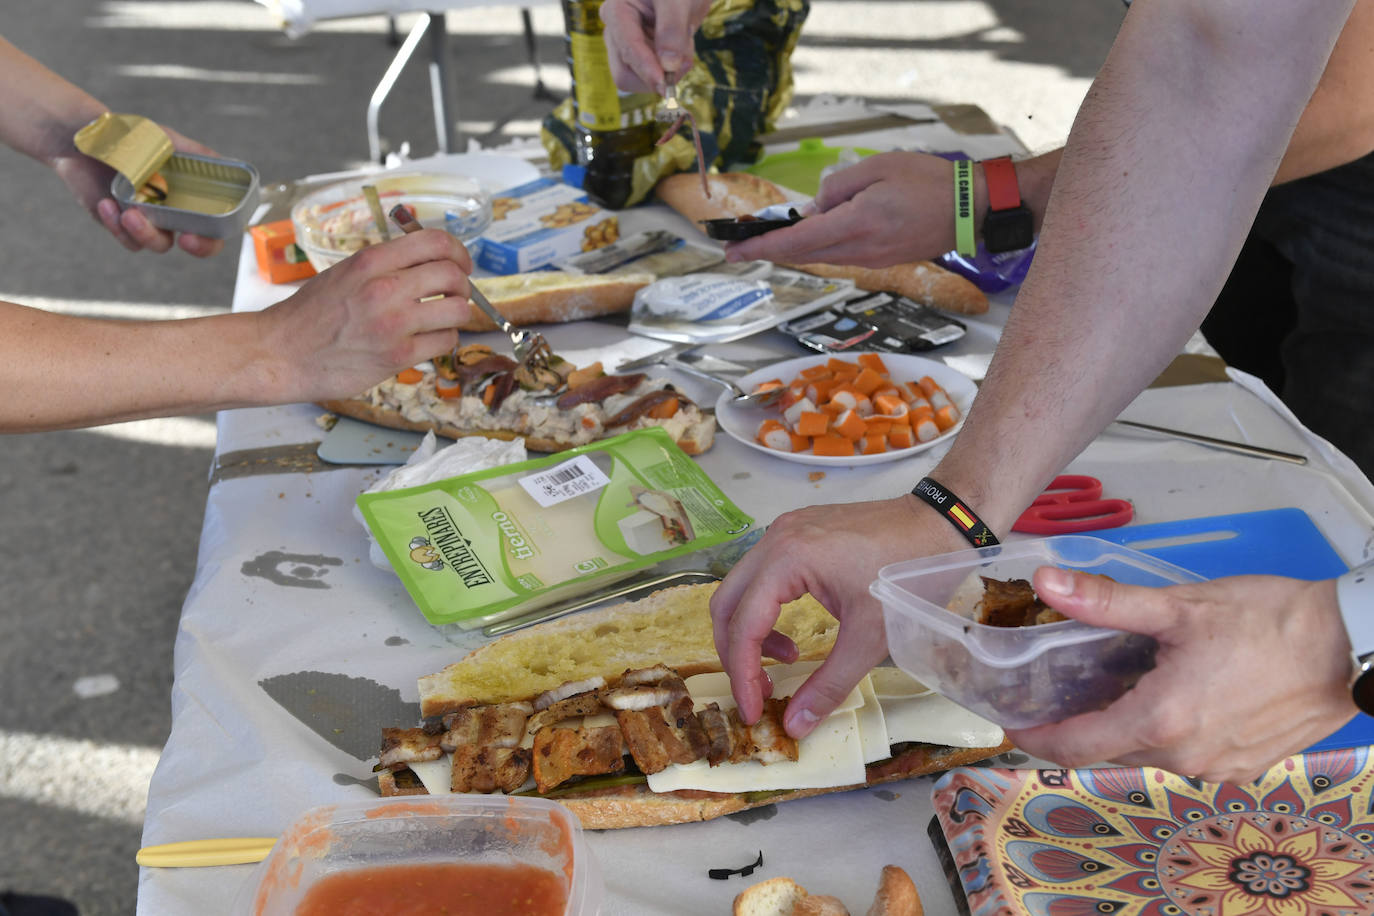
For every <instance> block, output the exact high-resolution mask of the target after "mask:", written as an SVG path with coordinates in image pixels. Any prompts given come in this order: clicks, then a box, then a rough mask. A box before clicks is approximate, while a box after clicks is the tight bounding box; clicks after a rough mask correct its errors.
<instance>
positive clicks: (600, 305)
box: [458, 270, 657, 331]
mask: <svg viewBox="0 0 1374 916" xmlns="http://www.w3.org/2000/svg"><path fill="white" fill-rule="evenodd" d="M655 279H657V278H656V277H655V276H654V275H653V274H651V273H647V272H644V271H618V272H613V273H608V274H570V273H566V272H564V271H561V270H536V271H531V272H529V273H522V274H507V275H505V276H500V277H480V278H478V279H476V280H474V281H473V283H475V284H476V286H477V288H478V289H480V290H481V291H482V293H483V295H485V296H486V297H487V299H488V300H489V301H490V302H491V304H492V305H493V306H495V307H496V310H497V311H498V312H500V313H501V315H502V317H504V318H505V319H506V320H507V321H509V322H510V323H511V324H515V325H527V324H556V323H560V322H565V321H581V320H582V319H584V318H597V317H599V316H602V315H613V314H616V313H617V312H628V311H629V310H630V306H631V305H632V304H633V303H634V298H635V293H636V292H637V291H638V290H640V289H642V288H644V287H646V286H648V285H649V284H650V283H652V282H654V280H655ZM458 330H460V331H494V330H496V323H495V322H493V321H492V320H491V319H490V318H488V317H487V316H486V315H485V314H483V313H482V311H481V310H480V309H476V308H474V309H472V310H471V312H470V313H469V314H468V318H467V320H466V321H464V322H463V323H462V324H460V325H458Z"/></svg>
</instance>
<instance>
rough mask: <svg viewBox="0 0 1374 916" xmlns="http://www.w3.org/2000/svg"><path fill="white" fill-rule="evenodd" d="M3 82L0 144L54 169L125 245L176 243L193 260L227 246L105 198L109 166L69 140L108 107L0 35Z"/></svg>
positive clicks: (179, 144) (188, 145) (197, 147)
mask: <svg viewBox="0 0 1374 916" xmlns="http://www.w3.org/2000/svg"><path fill="white" fill-rule="evenodd" d="M0 86H5V87H7V88H8V89H9V92H8V94H7V96H6V99H5V101H4V102H3V104H0V142H3V143H4V144H5V145H6V146H9V147H11V148H13V149H15V150H17V151H18V152H21V153H23V154H24V155H26V156H29V157H31V158H33V159H36V160H38V161H39V162H41V163H43V164H44V165H46V166H48V167H49V168H51V169H52V170H53V171H54V172H55V173H56V174H57V176H58V177H59V178H60V179H61V180H62V182H63V183H64V184H66V186H67V188H68V189H69V190H70V191H71V192H72V196H73V197H75V198H76V200H77V202H78V203H80V204H81V206H83V207H85V208H86V209H87V210H88V211H90V214H91V216H92V217H94V218H95V220H96V221H97V222H99V223H100V224H101V225H102V226H104V227H105V229H106V230H107V231H108V232H109V233H110V234H111V235H113V236H114V237H115V239H116V240H117V241H118V242H119V243H120V244H121V245H123V246H124V247H125V248H128V249H129V250H130V251H138V250H140V249H143V248H146V249H148V250H150V251H156V252H165V251H168V250H170V249H171V248H172V246H173V244H174V243H176V244H179V245H180V247H181V248H182V250H184V251H186V252H187V253H188V254H192V255H195V256H197V257H209V256H210V255H213V254H216V253H218V252H219V251H220V250H221V249H223V248H224V242H223V241H222V240H220V239H210V238H205V237H203V236H198V235H188V234H183V235H181V236H180V238H179V239H175V238H174V237H173V234H172V233H170V232H165V231H163V230H161V229H158V228H157V227H155V226H153V224H152V223H150V222H148V218H147V217H146V216H144V215H143V214H142V213H140V212H139V211H137V210H134V209H130V210H126V211H124V212H122V213H121V212H120V209H119V204H117V203H116V202H115V200H114V198H113V197H111V196H110V181H111V179H112V178H113V177H114V172H113V170H111V169H110V168H109V167H108V166H106V165H105V164H103V163H101V162H98V161H96V160H95V159H92V158H91V157H89V156H87V155H85V154H84V153H82V152H80V151H79V150H77V148H76V145H75V144H74V143H73V142H72V137H73V136H75V134H76V132H77V130H79V129H80V128H81V127H83V126H85V125H86V124H89V123H90V122H91V121H94V120H95V119H96V118H97V117H99V116H100V115H101V114H103V113H104V112H106V111H108V110H109V109H108V108H106V107H105V105H104V104H102V103H101V102H100V101H99V100H98V99H96V98H95V97H94V96H92V95H90V94H89V93H88V92H86V91H85V90H83V89H81V88H80V87H78V86H75V85H73V84H72V83H69V82H68V81H67V80H65V79H63V78H62V77H61V76H58V75H57V74H56V73H54V72H53V71H51V70H49V69H48V68H47V67H44V66H43V65H42V64H40V63H39V62H38V61H36V60H34V59H33V58H32V57H30V56H28V55H27V54H25V53H24V52H23V51H20V50H19V49H18V48H16V47H15V46H14V45H13V44H11V43H9V42H8V41H6V40H5V39H4V38H3V37H0ZM164 129H166V128H164ZM167 134H168V135H169V136H170V137H171V138H172V143H173V145H174V146H175V147H176V148H177V149H178V150H180V151H181V152H190V153H200V154H202V155H213V151H212V150H210V149H209V148H207V147H205V146H202V145H201V144H199V143H197V142H195V141H194V140H188V139H187V138H185V137H183V136H181V134H179V133H177V132H175V131H173V130H167Z"/></svg>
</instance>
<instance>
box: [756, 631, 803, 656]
mask: <svg viewBox="0 0 1374 916" xmlns="http://www.w3.org/2000/svg"><path fill="white" fill-rule="evenodd" d="M761 648H762V650H763V654H764V655H766V656H767V657H768V658H772V659H777V660H778V661H780V662H783V663H784V664H791V663H792V662H795V661H796V660H797V658H798V657H799V656H800V655H801V652H800V651H798V649H797V644H796V643H795V642H793V641H792V637H790V636H788V635H787V634H786V633H779V632H778V631H777V630H774V631H773V632H771V633H769V634H768V635H767V636H765V637H764V638H763V646H762V647H761Z"/></svg>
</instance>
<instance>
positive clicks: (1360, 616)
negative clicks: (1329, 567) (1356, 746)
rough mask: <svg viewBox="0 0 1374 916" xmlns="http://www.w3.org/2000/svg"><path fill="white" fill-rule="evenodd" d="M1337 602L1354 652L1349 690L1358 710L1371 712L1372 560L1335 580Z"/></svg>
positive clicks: (1373, 667)
mask: <svg viewBox="0 0 1374 916" xmlns="http://www.w3.org/2000/svg"><path fill="white" fill-rule="evenodd" d="M1336 603H1337V604H1338V605H1339V606H1340V609H1341V619H1342V620H1344V621H1345V631H1346V633H1347V634H1348V635H1349V636H1350V647H1351V649H1353V650H1354V654H1355V664H1354V673H1353V676H1352V678H1351V681H1350V693H1351V695H1352V696H1353V697H1354V699H1355V705H1356V706H1358V707H1359V708H1360V711H1361V712H1366V713H1370V714H1371V715H1374V563H1366V564H1365V565H1364V566H1357V567H1355V568H1354V569H1352V570H1350V572H1348V573H1346V574H1345V575H1343V576H1341V577H1340V578H1339V579H1337V580H1336Z"/></svg>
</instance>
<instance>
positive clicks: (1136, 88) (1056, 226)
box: [711, 0, 1350, 735]
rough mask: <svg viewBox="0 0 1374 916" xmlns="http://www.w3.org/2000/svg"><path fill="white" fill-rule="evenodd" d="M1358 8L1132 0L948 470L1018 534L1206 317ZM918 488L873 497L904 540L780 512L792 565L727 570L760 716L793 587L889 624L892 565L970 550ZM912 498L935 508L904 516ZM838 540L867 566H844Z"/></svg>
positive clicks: (780, 538)
mask: <svg viewBox="0 0 1374 916" xmlns="http://www.w3.org/2000/svg"><path fill="white" fill-rule="evenodd" d="M1349 9H1350V3H1349V2H1343V3H1330V4H1320V5H1313V4H1285V3H1283V2H1280V0H1267V2H1262V3H1260V2H1243V0H1151V2H1150V3H1141V4H1137V5H1136V6H1134V7H1133V8H1132V9H1131V11H1130V13H1129V14H1128V15H1127V17H1126V22H1125V24H1124V26H1123V28H1122V30H1121V33H1120V35H1119V36H1118V38H1117V41H1116V44H1115V45H1114V46H1113V48H1112V51H1111V53H1110V55H1109V56H1108V59H1107V62H1106V64H1105V65H1104V66H1103V68H1102V71H1101V72H1100V74H1099V76H1098V78H1097V79H1096V80H1095V81H1094V83H1093V86H1092V88H1091V90H1090V91H1089V93H1088V97H1087V99H1086V100H1085V101H1084V104H1083V106H1082V108H1081V109H1080V111H1079V114H1078V117H1077V119H1076V120H1075V122H1074V127H1073V131H1072V133H1071V134H1070V137H1069V142H1068V144H1067V146H1066V148H1065V151H1064V156H1063V159H1062V161H1061V163H1060V168H1059V176H1058V178H1057V180H1056V181H1055V183H1054V187H1053V190H1052V192H1051V196H1050V201H1049V206H1048V208H1047V212H1046V216H1045V224H1044V229H1043V232H1042V233H1041V237H1040V243H1039V247H1038V250H1037V253H1036V257H1035V261H1034V263H1033V265H1032V267H1031V271H1030V274H1029V276H1028V277H1027V279H1026V282H1025V284H1023V286H1022V288H1021V291H1020V294H1019V295H1018V296H1017V299H1016V305H1015V307H1014V308H1013V309H1012V310H1011V315H1010V318H1009V319H1008V322H1007V325H1006V329H1005V330H1004V332H1003V335H1002V340H1001V342H1000V344H999V346H998V348H997V352H996V354H995V356H994V359H993V361H992V364H991V365H990V367H989V370H988V374H987V378H986V380H985V381H984V383H983V385H982V387H981V388H980V391H979V394H978V397H977V399H976V400H975V401H974V404H973V407H972V409H971V410H970V413H969V416H968V419H967V420H966V422H965V425H964V427H963V429H962V430H961V432H960V433H959V435H958V437H957V438H956V439H955V440H954V443H953V445H952V446H951V447H950V450H949V452H948V453H947V454H946V455H945V457H944V458H943V460H941V461H940V463H939V464H938V465H937V466H936V468H935V469H934V471H933V472H932V473H931V475H930V476H932V477H933V478H934V479H936V480H938V481H939V482H940V483H942V484H944V485H945V486H946V487H947V488H949V489H950V490H952V491H953V492H955V493H957V494H959V496H960V498H961V499H962V500H964V501H965V502H966V503H967V504H969V505H971V506H972V507H974V508H975V509H976V511H977V512H978V513H979V515H981V516H982V518H983V520H984V521H986V522H987V523H988V524H989V525H990V526H991V527H992V530H993V531H1002V532H1005V531H1007V530H1009V529H1010V526H1011V523H1012V521H1013V520H1014V519H1015V518H1016V517H1017V515H1018V514H1019V513H1020V512H1021V511H1022V510H1023V509H1024V508H1025V507H1026V506H1027V505H1029V503H1030V501H1031V499H1032V498H1033V497H1034V495H1035V494H1037V493H1039V492H1040V491H1041V490H1042V489H1043V488H1044V487H1045V485H1046V484H1047V483H1048V482H1049V481H1050V480H1051V479H1052V478H1053V476H1054V474H1055V473H1056V472H1057V471H1058V470H1059V469H1060V468H1062V467H1063V466H1064V465H1066V464H1067V463H1068V462H1069V461H1070V460H1071V459H1072V458H1073V457H1074V456H1075V455H1077V454H1078V453H1079V452H1080V451H1081V450H1082V449H1083V448H1084V447H1085V446H1086V445H1087V444H1088V443H1089V442H1090V441H1091V440H1092V439H1093V438H1094V437H1095V436H1096V435H1097V433H1098V432H1099V431H1100V430H1101V429H1102V428H1103V427H1104V426H1105V425H1106V424H1107V423H1108V422H1110V421H1111V420H1112V419H1113V418H1114V417H1115V416H1116V415H1117V414H1118V413H1119V412H1120V411H1121V410H1122V408H1124V407H1125V405H1126V404H1127V403H1129V402H1130V400H1131V399H1132V398H1133V397H1134V396H1135V395H1136V394H1137V393H1138V392H1139V391H1140V390H1141V389H1142V388H1144V386H1145V385H1146V384H1148V383H1149V381H1150V380H1151V379H1153V378H1154V377H1155V376H1156V375H1157V374H1158V372H1159V371H1160V370H1161V369H1162V368H1163V367H1164V366H1165V365H1166V364H1167V363H1168V361H1169V360H1170V359H1171V358H1172V357H1173V356H1174V355H1176V354H1177V353H1178V352H1179V350H1180V349H1181V348H1182V346H1183V344H1184V342H1185V341H1186V340H1187V338H1188V336H1189V335H1190V334H1191V333H1192V331H1193V330H1194V329H1195V328H1196V327H1197V325H1198V323H1199V322H1200V320H1201V318H1202V315H1203V314H1204V313H1205V312H1206V310H1207V309H1208V308H1209V307H1210V305H1211V303H1212V301H1213V300H1214V299H1215V297H1216V293H1217V291H1218V290H1219V289H1220V287H1221V284H1222V282H1223V280H1224V277H1225V273H1226V271H1227V269H1228V268H1229V266H1230V264H1231V263H1232V261H1234V259H1235V256H1236V252H1237V251H1238V250H1239V249H1240V245H1241V242H1242V240H1243V239H1244V237H1245V234H1246V232H1247V230H1248V229H1249V225H1250V222H1251V220H1252V219H1253V217H1254V213H1255V211H1256V209H1257V208H1258V206H1259V201H1260V199H1261V198H1262V196H1263V194H1264V190H1265V188H1267V187H1268V185H1269V183H1270V181H1271V179H1272V178H1273V175H1274V171H1275V169H1276V167H1277V165H1278V162H1279V159H1280V158H1281V156H1282V151H1283V149H1284V148H1285V145H1286V144H1287V142H1288V139H1289V136H1290V134H1291V133H1292V130H1293V127H1294V125H1295V124H1296V123H1297V120H1298V117H1299V115H1300V114H1301V112H1302V108H1303V106H1304V104H1305V103H1306V101H1307V99H1308V97H1309V95H1310V94H1311V92H1312V88H1313V86H1314V85H1315V84H1316V82H1317V79H1318V76H1319V75H1320V73H1321V70H1322V67H1323V65H1324V63H1325V61H1326V57H1327V55H1328V54H1329V53H1330V49H1331V45H1332V43H1333V42H1334V40H1335V37H1336V35H1337V33H1338V32H1339V30H1340V28H1341V24H1342V22H1343V21H1344V17H1345V15H1346V14H1347V13H1348V12H1349ZM1280 52H1281V53H1280ZM1164 265H1167V268H1166V269H1161V268H1162V267H1163V266H1164ZM912 500H913V497H910V496H901V497H898V498H897V499H896V500H892V501H889V502H887V503H878V504H869V506H866V507H865V508H864V510H863V511H864V512H865V513H867V514H869V515H874V514H875V513H881V517H882V518H884V519H891V520H892V528H891V530H889V531H888V532H887V536H888V538H889V540H890V543H891V546H888V547H886V548H885V549H884V550H883V551H882V552H881V553H880V554H879V556H878V557H876V558H874V557H871V556H870V555H868V554H865V553H863V552H861V551H862V550H863V549H865V548H866V547H867V546H868V544H867V543H866V542H865V541H864V540H863V539H861V538H858V537H856V536H855V535H853V534H852V533H847V534H846V535H844V536H837V537H836V538H832V539H828V540H824V541H821V540H819V539H816V538H805V537H801V536H799V534H797V533H795V532H793V526H792V525H791V524H790V522H789V524H786V525H783V526H779V525H778V524H777V523H775V524H774V525H773V526H770V530H769V532H768V534H766V535H765V536H764V538H763V539H762V540H761V541H760V543H759V545H758V546H757V547H755V550H759V549H760V548H764V547H766V548H767V553H765V554H764V555H763V559H764V560H772V561H775V562H774V563H770V562H759V563H756V564H750V565H747V566H743V565H742V570H741V571H739V572H732V573H731V575H730V576H729V577H727V578H726V580H725V583H724V584H723V585H722V587H721V590H720V591H718V593H717V596H716V599H715V600H713V601H712V606H711V610H712V617H713V619H714V620H715V621H716V626H717V630H716V633H717V639H718V645H717V647H718V649H720V651H721V656H722V660H723V661H724V663H725V670H726V671H727V672H728V673H729V674H730V677H731V683H732V687H733V689H734V691H735V698H736V700H737V702H738V703H739V705H740V709H741V711H742V712H744V713H748V712H752V711H753V710H754V709H757V708H758V706H759V697H758V695H757V691H759V690H761V689H763V686H762V679H761V676H760V674H759V670H758V669H759V660H760V654H761V651H762V650H763V647H764V637H763V636H761V635H760V634H762V633H765V632H766V631H767V629H769V628H771V626H772V622H773V621H774V620H776V618H777V613H778V605H777V602H778V601H780V600H785V599H787V598H792V597H796V594H795V593H796V592H797V591H798V590H799V589H800V588H801V587H802V586H803V585H806V586H807V587H809V588H811V589H812V590H813V592H814V591H815V590H816V589H819V590H820V594H817V598H818V599H819V600H820V601H821V602H822V603H823V604H825V605H826V607H827V608H828V609H829V610H830V611H831V612H832V613H835V614H836V616H838V617H840V618H841V630H842V632H843V629H844V628H846V627H857V628H859V629H860V630H864V631H871V633H861V634H859V636H858V637H857V639H856V641H857V640H872V639H875V638H879V639H880V638H881V628H882V621H881V613H880V609H879V607H878V605H877V602H876V601H874V600H873V599H872V598H871V597H870V596H869V595H868V593H867V588H868V584H869V582H871V581H872V579H873V574H874V572H875V571H876V568H877V565H881V564H879V563H877V562H876V561H877V560H884V561H885V560H886V559H887V558H889V557H892V556H893V555H894V554H895V553H898V552H900V553H902V554H903V555H904V556H906V557H911V556H917V555H922V554H929V553H933V552H939V551H941V550H948V549H951V540H950V533H951V532H952V527H951V526H950V525H949V524H948V522H946V521H945V520H944V519H942V518H940V517H939V516H938V515H937V514H936V513H935V512H934V511H933V510H931V509H929V508H928V507H925V506H924V505H912V502H911V501H912ZM898 506H903V507H905V508H904V510H903V511H906V512H907V513H919V514H920V521H918V522H915V523H909V524H906V525H902V524H901V523H900V521H899V519H900V517H901V515H900V513H899V510H898V508H897V507H898ZM807 511H812V510H807ZM828 512H829V513H830V515H829V516H828V518H827V523H828V524H831V525H835V526H836V527H837V529H838V530H842V531H846V532H852V531H854V530H855V529H857V528H860V527H861V526H862V525H863V520H862V518H860V517H859V514H858V510H855V509H852V508H849V509H846V508H845V507H829V509H828ZM787 518H788V517H787V516H784V519H787ZM780 521H782V520H780ZM941 526H943V528H944V530H943V531H941ZM937 532H939V533H937ZM851 546H852V547H854V548H857V550H855V549H851ZM963 546H967V545H963ZM751 553H752V551H751ZM833 556H841V557H846V558H848V559H850V560H851V561H852V562H850V563H848V564H846V565H844V566H842V567H840V568H836V567H835V564H834V561H833V560H831V559H829V558H830V557H833ZM808 568H814V569H816V570H818V572H816V573H814V574H811V575H810V577H809V579H801V578H799V577H798V575H796V574H795V573H793V572H792V571H794V570H798V569H808ZM732 580H734V581H732ZM789 593H791V594H789ZM872 634H878V635H877V636H874V635H872ZM769 638H770V639H773V640H774V642H776V638H773V637H769ZM736 640H739V641H740V642H739V644H738V645H736V642H735V641H736ZM875 652H876V649H870V650H869V657H870V658H871V657H872V655H873V653H875ZM858 669H859V665H858V664H857V663H851V662H848V661H845V662H843V663H842V664H841V663H835V664H833V665H832V666H831V668H830V671H829V672H827V671H826V669H825V668H822V669H820V671H818V672H817V674H815V675H813V676H812V677H811V679H809V680H808V681H807V683H806V684H805V685H803V686H802V687H801V688H800V689H799V690H798V692H797V694H796V695H795V696H794V697H793V699H792V701H791V703H790V704H789V708H788V711H787V720H786V721H787V725H788V729H789V732H790V733H792V734H794V735H798V734H803V733H805V731H807V730H809V729H806V728H804V727H799V726H800V725H802V722H801V721H800V720H801V714H802V712H803V711H806V712H809V713H810V714H811V716H812V717H820V716H823V715H825V714H826V713H828V712H829V711H830V710H831V709H833V708H834V705H835V704H834V702H833V698H834V697H836V696H840V695H842V693H841V690H842V689H847V688H848V687H852V686H853V684H854V683H855V682H856V681H857V677H855V672H856V671H857V670H858ZM860 673H861V672H860ZM841 675H843V680H841V678H840V676H841Z"/></svg>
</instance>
